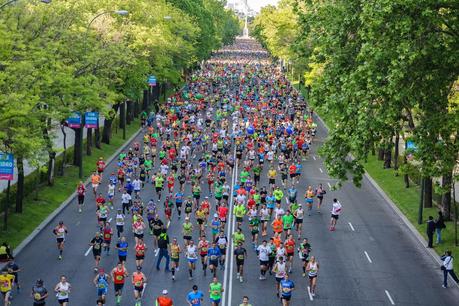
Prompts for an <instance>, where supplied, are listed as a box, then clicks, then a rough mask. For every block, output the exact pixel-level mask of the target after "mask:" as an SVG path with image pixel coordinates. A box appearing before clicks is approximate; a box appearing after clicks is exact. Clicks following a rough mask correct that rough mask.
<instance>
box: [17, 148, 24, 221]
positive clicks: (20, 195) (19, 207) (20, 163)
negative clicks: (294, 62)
mask: <svg viewBox="0 0 459 306" xmlns="http://www.w3.org/2000/svg"><path fill="white" fill-rule="evenodd" d="M16 164H17V168H18V181H17V183H16V186H17V189H16V213H19V214H21V213H22V204H23V198H24V159H23V158H22V156H18V157H17V159H16Z"/></svg>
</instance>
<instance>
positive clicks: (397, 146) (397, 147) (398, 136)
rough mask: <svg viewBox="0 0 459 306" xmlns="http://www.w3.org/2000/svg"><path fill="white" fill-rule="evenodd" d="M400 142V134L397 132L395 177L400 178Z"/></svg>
mask: <svg viewBox="0 0 459 306" xmlns="http://www.w3.org/2000/svg"><path fill="white" fill-rule="evenodd" d="M399 142H400V133H399V132H398V131H397V133H396V134H395V148H394V170H395V175H396V176H398V172H397V170H398V159H399V156H400V148H399Z"/></svg>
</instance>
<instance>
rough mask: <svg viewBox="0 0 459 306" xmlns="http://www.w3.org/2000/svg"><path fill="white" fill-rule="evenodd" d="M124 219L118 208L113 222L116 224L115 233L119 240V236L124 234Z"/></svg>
mask: <svg viewBox="0 0 459 306" xmlns="http://www.w3.org/2000/svg"><path fill="white" fill-rule="evenodd" d="M124 219H125V216H124V214H123V213H121V208H118V210H117V212H116V217H115V222H116V233H117V236H118V238H120V236H121V234H122V233H123V232H124Z"/></svg>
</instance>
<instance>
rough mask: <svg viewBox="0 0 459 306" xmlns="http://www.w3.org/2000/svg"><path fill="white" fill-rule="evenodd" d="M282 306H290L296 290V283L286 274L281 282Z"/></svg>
mask: <svg viewBox="0 0 459 306" xmlns="http://www.w3.org/2000/svg"><path fill="white" fill-rule="evenodd" d="M280 288H281V300H282V306H289V305H290V299H291V298H292V291H293V290H295V283H294V282H293V281H292V280H290V279H289V278H288V274H287V273H286V274H285V276H284V279H283V280H281V281H280Z"/></svg>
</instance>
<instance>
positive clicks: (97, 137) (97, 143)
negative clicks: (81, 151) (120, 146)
mask: <svg viewBox="0 0 459 306" xmlns="http://www.w3.org/2000/svg"><path fill="white" fill-rule="evenodd" d="M94 137H95V146H96V148H98V149H99V150H101V149H102V146H101V145H100V127H99V119H98V120H97V128H96V129H95V130H94Z"/></svg>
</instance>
